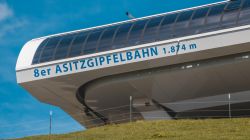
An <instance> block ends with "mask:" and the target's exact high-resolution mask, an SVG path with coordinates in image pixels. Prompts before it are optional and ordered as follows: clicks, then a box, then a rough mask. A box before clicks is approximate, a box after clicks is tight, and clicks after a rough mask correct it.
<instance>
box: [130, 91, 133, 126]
mask: <svg viewBox="0 0 250 140" xmlns="http://www.w3.org/2000/svg"><path fill="white" fill-rule="evenodd" d="M132 100H133V98H132V96H130V97H129V120H130V122H131V121H132Z"/></svg>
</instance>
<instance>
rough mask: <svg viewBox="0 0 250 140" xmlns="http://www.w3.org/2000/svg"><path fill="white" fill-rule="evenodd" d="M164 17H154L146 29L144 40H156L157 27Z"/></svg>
mask: <svg viewBox="0 0 250 140" xmlns="http://www.w3.org/2000/svg"><path fill="white" fill-rule="evenodd" d="M162 19H163V16H162V17H156V18H152V19H151V20H150V21H149V23H148V24H147V27H146V29H145V32H144V35H143V39H142V42H153V41H155V40H156V36H157V29H158V27H159V25H160V23H161V20H162Z"/></svg>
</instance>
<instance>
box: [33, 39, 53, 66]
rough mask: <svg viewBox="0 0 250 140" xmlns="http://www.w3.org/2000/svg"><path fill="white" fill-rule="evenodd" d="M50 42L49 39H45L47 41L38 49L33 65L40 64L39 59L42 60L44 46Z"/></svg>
mask: <svg viewBox="0 0 250 140" xmlns="http://www.w3.org/2000/svg"><path fill="white" fill-rule="evenodd" d="M48 40H49V39H45V40H44V41H43V42H42V43H41V44H40V45H39V47H38V48H37V50H36V53H35V55H34V58H33V61H32V64H37V63H39V58H40V55H41V52H42V50H43V48H44V46H45V45H46V44H47V42H48Z"/></svg>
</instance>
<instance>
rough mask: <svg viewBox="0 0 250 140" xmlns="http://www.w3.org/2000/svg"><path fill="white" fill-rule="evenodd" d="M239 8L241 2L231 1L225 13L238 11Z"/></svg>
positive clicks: (238, 0) (239, 0)
mask: <svg viewBox="0 0 250 140" xmlns="http://www.w3.org/2000/svg"><path fill="white" fill-rule="evenodd" d="M240 6H241V0H237V1H231V2H229V3H228V5H227V6H226V8H225V12H230V11H233V10H238V9H239V8H240Z"/></svg>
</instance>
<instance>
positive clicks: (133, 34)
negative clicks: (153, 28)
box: [128, 20, 148, 46]
mask: <svg viewBox="0 0 250 140" xmlns="http://www.w3.org/2000/svg"><path fill="white" fill-rule="evenodd" d="M147 22H148V20H141V21H137V22H136V23H135V24H134V26H133V27H132V29H131V31H130V34H129V38H128V46H132V45H138V44H139V43H140V40H141V37H142V31H143V29H144V27H145V24H146V23H147Z"/></svg>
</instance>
